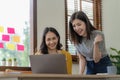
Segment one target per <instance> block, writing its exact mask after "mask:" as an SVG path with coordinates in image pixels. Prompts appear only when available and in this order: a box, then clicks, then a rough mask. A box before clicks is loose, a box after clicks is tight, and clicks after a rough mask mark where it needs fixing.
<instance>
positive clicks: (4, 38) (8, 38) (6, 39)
mask: <svg viewBox="0 0 120 80" xmlns="http://www.w3.org/2000/svg"><path fill="white" fill-rule="evenodd" d="M2 40H3V41H9V40H10V36H9V35H4V34H3V35H2Z"/></svg>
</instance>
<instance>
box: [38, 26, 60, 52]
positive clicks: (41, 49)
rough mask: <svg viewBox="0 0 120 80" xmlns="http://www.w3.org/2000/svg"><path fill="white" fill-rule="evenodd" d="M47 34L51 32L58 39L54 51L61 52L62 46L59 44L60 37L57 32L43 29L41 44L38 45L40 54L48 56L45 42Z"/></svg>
mask: <svg viewBox="0 0 120 80" xmlns="http://www.w3.org/2000/svg"><path fill="white" fill-rule="evenodd" d="M48 32H53V33H54V34H55V35H56V36H57V37H58V44H57V47H56V49H57V50H61V47H62V44H61V43H60V35H59V33H58V31H57V30H56V29H55V28H53V27H46V28H45V29H44V32H43V36H42V42H41V45H40V51H41V53H42V54H48V47H47V45H46V42H45V38H46V34H47V33H48Z"/></svg>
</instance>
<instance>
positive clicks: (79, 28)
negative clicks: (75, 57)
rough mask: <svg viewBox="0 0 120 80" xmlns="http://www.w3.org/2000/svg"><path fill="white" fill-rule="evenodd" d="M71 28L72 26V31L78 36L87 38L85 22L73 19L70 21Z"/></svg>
mask: <svg viewBox="0 0 120 80" xmlns="http://www.w3.org/2000/svg"><path fill="white" fill-rule="evenodd" d="M72 26H73V29H74V31H75V32H76V33H77V34H78V35H79V36H83V37H86V36H87V33H86V24H85V22H83V21H82V20H79V19H75V20H73V21H72Z"/></svg>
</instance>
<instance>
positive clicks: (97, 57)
mask: <svg viewBox="0 0 120 80" xmlns="http://www.w3.org/2000/svg"><path fill="white" fill-rule="evenodd" d="M102 40H103V39H102V36H101V35H97V36H96V37H95V40H94V48H93V59H94V62H95V63H97V62H99V61H100V59H101V56H102V55H101V51H100V49H99V42H101V41H102Z"/></svg>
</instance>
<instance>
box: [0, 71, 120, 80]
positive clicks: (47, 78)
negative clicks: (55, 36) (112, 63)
mask: <svg viewBox="0 0 120 80" xmlns="http://www.w3.org/2000/svg"><path fill="white" fill-rule="evenodd" d="M0 80H120V75H76V74H74V75H67V74H30V73H4V72H3V73H0Z"/></svg>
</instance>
